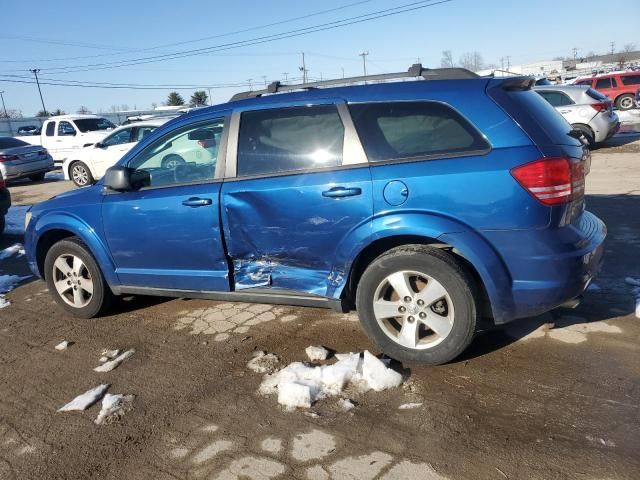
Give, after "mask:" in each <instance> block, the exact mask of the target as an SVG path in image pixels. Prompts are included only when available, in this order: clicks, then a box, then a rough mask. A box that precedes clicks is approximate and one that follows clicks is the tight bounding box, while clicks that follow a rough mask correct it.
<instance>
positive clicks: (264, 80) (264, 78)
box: [262, 75, 267, 88]
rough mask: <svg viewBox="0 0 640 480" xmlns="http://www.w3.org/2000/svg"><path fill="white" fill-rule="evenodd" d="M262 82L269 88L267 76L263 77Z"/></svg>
mask: <svg viewBox="0 0 640 480" xmlns="http://www.w3.org/2000/svg"><path fill="white" fill-rule="evenodd" d="M262 81H263V82H264V86H265V88H266V86H267V76H266V75H262Z"/></svg>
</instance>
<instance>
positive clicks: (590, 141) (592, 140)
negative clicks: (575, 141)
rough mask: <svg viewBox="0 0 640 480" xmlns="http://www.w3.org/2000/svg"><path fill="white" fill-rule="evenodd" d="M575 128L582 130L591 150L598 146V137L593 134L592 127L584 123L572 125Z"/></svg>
mask: <svg viewBox="0 0 640 480" xmlns="http://www.w3.org/2000/svg"><path fill="white" fill-rule="evenodd" d="M571 126H572V127H573V128H575V129H576V130H580V131H581V132H582V135H583V136H584V138H585V140H586V141H587V145H589V148H593V147H595V145H596V137H595V135H594V133H593V130H591V127H589V126H588V125H584V124H582V123H576V124H574V125H571Z"/></svg>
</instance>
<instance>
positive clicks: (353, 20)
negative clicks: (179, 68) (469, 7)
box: [43, 0, 453, 73]
mask: <svg viewBox="0 0 640 480" xmlns="http://www.w3.org/2000/svg"><path fill="white" fill-rule="evenodd" d="M452 1H453V0H440V1H434V0H422V1H418V2H411V3H407V4H404V5H400V6H398V7H393V8H387V9H383V10H378V11H375V12H371V13H367V14H364V15H358V16H355V17H349V18H345V19H341V20H335V21H332V22H326V23H323V24H319V25H314V26H310V27H305V28H300V29H296V30H290V31H288V32H282V33H277V34H272V35H266V36H262V37H255V38H252V39H248V40H241V41H237V42H231V43H227V44H221V45H215V46H210V47H203V48H198V49H192V50H185V51H182V52H176V53H172V54H163V55H154V56H150V57H142V58H138V59H133V60H128V61H120V62H107V63H94V64H88V65H84V66H73V67H50V68H46V69H43V70H47V71H52V72H53V71H54V70H57V72H56V73H75V72H82V71H93V70H104V69H110V68H120V67H126V66H132V65H140V64H145V63H155V62H160V61H165V60H175V59H179V58H186V57H191V56H196V55H202V54H204V53H211V52H213V51H223V50H230V49H234V48H240V47H246V46H250V45H258V44H262V43H269V42H273V41H276V40H284V39H288V38H294V37H299V36H303V35H308V34H310V33H317V32H322V31H326V30H333V29H335V28H340V27H345V26H349V25H354V24H358V23H364V22H369V21H371V20H377V19H380V18H385V17H390V16H395V15H399V14H402V13H407V12H411V11H415V10H420V9H423V8H427V7H433V6H437V5H441V4H444V3H449V2H452Z"/></svg>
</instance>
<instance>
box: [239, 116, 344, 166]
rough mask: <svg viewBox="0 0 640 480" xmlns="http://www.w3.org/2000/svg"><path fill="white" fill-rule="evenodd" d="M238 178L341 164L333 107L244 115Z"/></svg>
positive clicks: (339, 125)
mask: <svg viewBox="0 0 640 480" xmlns="http://www.w3.org/2000/svg"><path fill="white" fill-rule="evenodd" d="M238 142H239V143H238V176H247V175H260V174H269V173H277V172H287V171H292V170H304V169H310V168H319V167H330V166H336V165H340V164H342V146H343V143H344V127H343V125H342V121H341V120H340V116H339V115H338V110H337V108H336V106H335V105H316V106H311V107H294V108H283V109H278V110H259V111H253V112H245V113H243V114H242V118H241V121H240V137H239V140H238Z"/></svg>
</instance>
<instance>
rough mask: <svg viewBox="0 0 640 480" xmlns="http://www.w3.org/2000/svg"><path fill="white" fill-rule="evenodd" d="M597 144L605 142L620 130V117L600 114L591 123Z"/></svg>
mask: <svg viewBox="0 0 640 480" xmlns="http://www.w3.org/2000/svg"><path fill="white" fill-rule="evenodd" d="M590 125H591V128H592V130H593V132H594V135H595V141H596V143H600V142H604V141H605V140H607V139H608V138H610V137H612V136H613V135H615V134H616V132H617V131H618V130H619V129H620V120H619V119H618V115H615V114H614V115H611V116H609V115H608V114H598V115H596V116H595V117H594V119H593V120H592V121H591V122H590Z"/></svg>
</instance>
